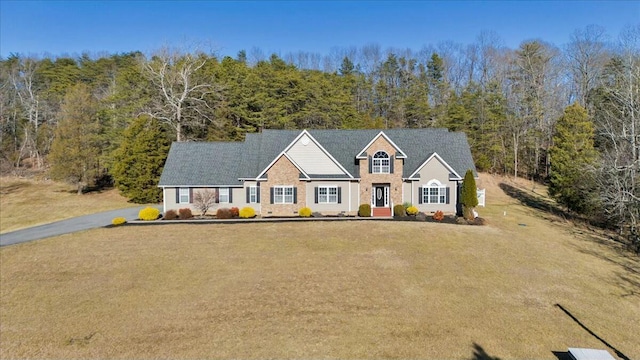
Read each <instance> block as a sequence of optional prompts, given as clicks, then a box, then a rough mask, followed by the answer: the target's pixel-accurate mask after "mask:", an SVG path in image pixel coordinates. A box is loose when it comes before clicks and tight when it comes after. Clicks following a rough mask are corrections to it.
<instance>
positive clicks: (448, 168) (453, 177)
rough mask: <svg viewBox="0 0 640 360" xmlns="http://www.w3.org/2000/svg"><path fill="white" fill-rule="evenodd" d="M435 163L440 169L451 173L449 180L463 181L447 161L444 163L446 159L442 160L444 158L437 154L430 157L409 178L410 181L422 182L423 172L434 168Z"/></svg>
mask: <svg viewBox="0 0 640 360" xmlns="http://www.w3.org/2000/svg"><path fill="white" fill-rule="evenodd" d="M433 161H435V162H437V163H438V165H439V167H441V168H443V170H446V171H448V172H449V176H448V179H447V180H462V177H461V176H460V174H458V173H457V172H456V171H455V170H454V169H453V168H452V167H451V166H450V165H449V164H447V162H446V161H444V159H442V157H440V155H438V153H435V152H434V153H433V154H431V155H430V156H428V157H427V160H425V161H424V162H423V163H422V164H421V165H420V166H418V168H417V169H416V170H415V171H414V172H413V173H412V174H411V175H410V176H409V178H408V180H420V178H421V173H422V172H423V171H422V170H423V169H425V168H426V167H429V165H431V167H433V165H432V162H433ZM423 180H426V179H423Z"/></svg>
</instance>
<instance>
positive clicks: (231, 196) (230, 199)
mask: <svg viewBox="0 0 640 360" xmlns="http://www.w3.org/2000/svg"><path fill="white" fill-rule="evenodd" d="M227 191H228V192H229V203H232V202H233V188H227Z"/></svg>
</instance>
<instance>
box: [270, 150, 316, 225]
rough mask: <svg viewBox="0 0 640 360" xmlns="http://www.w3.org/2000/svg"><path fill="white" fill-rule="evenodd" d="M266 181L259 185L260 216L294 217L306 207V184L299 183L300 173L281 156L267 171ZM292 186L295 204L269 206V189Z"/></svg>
mask: <svg viewBox="0 0 640 360" xmlns="http://www.w3.org/2000/svg"><path fill="white" fill-rule="evenodd" d="M266 174H267V181H265V182H263V183H261V184H260V203H261V208H262V211H261V215H262V216H264V217H267V216H295V215H296V214H297V213H298V210H300V209H302V208H303V207H305V206H306V197H307V193H306V191H307V190H306V189H307V186H306V183H305V182H304V181H300V171H299V170H298V168H296V167H295V165H293V163H291V161H289V159H287V157H286V156H284V155H283V156H281V157H280V158H279V159H278V160H277V161H276V162H275V163H274V164H273V166H271V168H270V169H269V170H267V173H266ZM289 185H291V186H294V187H296V188H297V190H296V191H297V200H298V202H297V203H296V204H271V187H273V186H289Z"/></svg>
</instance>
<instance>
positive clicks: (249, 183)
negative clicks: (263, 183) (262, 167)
mask: <svg viewBox="0 0 640 360" xmlns="http://www.w3.org/2000/svg"><path fill="white" fill-rule="evenodd" d="M252 186H258V182H257V181H245V182H244V187H243V188H242V189H241V190H242V194H240V195H239V196H242V199H238V201H242V206H238V208H240V209H242V208H243V207H247V206H248V207H251V208H253V210H255V211H256V214H257V215H260V212H261V210H262V208H261V206H260V205H261V203H260V194H258V199H257V200H258V202H257V203H248V202H247V188H249V187H252ZM263 190H264V189H263V188H262V187H260V191H263ZM267 191H268V190H267ZM234 196H235V193H234ZM233 200H234V201H235V200H236V198H235V197H234V198H233Z"/></svg>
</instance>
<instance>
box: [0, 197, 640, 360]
mask: <svg viewBox="0 0 640 360" xmlns="http://www.w3.org/2000/svg"><path fill="white" fill-rule="evenodd" d="M505 200H506V199H505ZM498 211H499V210H498V209H492V208H489V209H486V210H485V212H486V213H497V212H498ZM528 211H529V210H527V209H525V208H521V207H520V208H518V207H516V206H515V205H514V206H513V207H511V208H510V214H509V215H508V216H507V217H506V218H502V213H501V212H500V217H498V216H497V215H490V216H489V220H490V222H491V224H492V225H490V226H486V227H476V226H473V227H472V226H456V225H446V224H433V223H415V222H383V221H381V222H375V221H362V222H332V223H326V222H315V223H313V222H312V223H309V222H305V223H269V224H244V225H224V224H212V225H186V224H177V225H164V226H145V227H125V228H113V229H98V230H94V231H90V232H84V233H76V234H71V235H65V236H60V237H57V238H51V239H47V240H43V241H38V242H33V243H26V244H21V245H16V246H10V247H5V248H2V249H0V266H1V268H0V270H1V271H0V280H1V282H2V287H1V288H0V301H1V303H0V305H1V307H0V308H1V314H0V338H1V339H2V346H1V348H0V357H1V358H12V357H20V358H34V357H35V358H90V357H91V358H95V357H98V358H158V357H163V358H165V357H166V358H448V359H449V358H453V359H468V358H472V357H473V353H474V344H477V345H479V346H481V347H482V348H483V349H484V351H486V352H487V354H488V355H490V356H497V357H500V358H504V359H509V358H540V359H555V357H554V355H553V353H552V351H563V350H566V348H567V347H569V346H577V347H594V348H603V344H602V343H600V342H599V341H598V340H597V339H595V338H594V337H593V336H591V335H589V334H588V333H587V332H586V331H585V330H583V329H582V328H580V327H579V326H578V325H577V324H576V323H575V322H573V321H572V320H571V319H570V318H568V317H567V316H566V315H565V314H564V313H562V312H561V311H560V310H559V309H558V308H557V307H555V306H554V305H555V304H556V303H559V304H562V305H563V306H564V307H566V308H567V309H568V310H569V311H571V312H572V314H574V315H575V316H576V317H577V318H578V319H580V320H581V321H582V322H583V323H584V324H586V325H587V326H589V327H590V329H591V330H592V331H594V332H595V333H596V334H598V335H599V336H601V337H602V338H604V339H606V340H607V341H608V342H609V343H611V344H612V345H614V346H616V347H617V348H618V349H619V350H620V351H622V352H623V353H624V354H626V355H627V356H628V357H629V358H640V345H639V344H638V342H637V335H636V334H638V333H640V296H639V295H638V293H639V292H640V289H639V288H638V283H640V281H639V279H638V272H637V271H638V267H639V266H638V261H637V259H629V258H626V257H624V256H623V255H621V254H617V253H614V252H612V251H611V250H610V249H609V248H607V247H605V246H603V245H601V244H595V243H592V242H588V241H585V240H584V239H581V238H578V237H576V236H574V235H571V234H570V233H569V232H568V231H567V228H566V227H565V228H563V227H561V226H560V225H558V224H556V225H549V224H548V222H546V221H545V220H544V219H541V218H537V217H533V216H531V215H530V214H528ZM520 222H526V223H527V224H528V226H526V227H522V226H519V225H518V223H520ZM594 253H597V254H600V255H601V256H595V255H594ZM602 256H606V257H607V258H610V259H617V260H620V261H626V263H625V266H622V265H621V264H619V263H615V262H612V261H609V260H607V259H603V258H602ZM617 260H616V261H617ZM625 279H627V280H625ZM633 279H635V281H636V283H635V284H636V285H635V288H633V285H632V284H633V282H629V281H633ZM630 289H633V291H634V292H633V293H629V290H630ZM476 350H477V349H476Z"/></svg>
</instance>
